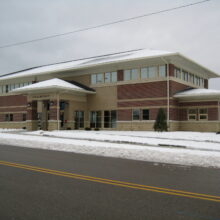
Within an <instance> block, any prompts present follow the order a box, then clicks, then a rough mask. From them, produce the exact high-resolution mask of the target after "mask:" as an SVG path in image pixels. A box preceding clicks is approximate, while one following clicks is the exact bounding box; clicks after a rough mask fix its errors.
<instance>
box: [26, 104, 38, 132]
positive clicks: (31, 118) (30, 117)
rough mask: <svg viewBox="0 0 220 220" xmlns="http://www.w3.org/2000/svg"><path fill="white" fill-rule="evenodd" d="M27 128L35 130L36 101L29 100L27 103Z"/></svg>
mask: <svg viewBox="0 0 220 220" xmlns="http://www.w3.org/2000/svg"><path fill="white" fill-rule="evenodd" d="M26 123H27V130H28V131H34V130H37V101H30V102H28V105H27V121H26Z"/></svg>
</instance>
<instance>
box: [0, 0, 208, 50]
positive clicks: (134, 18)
mask: <svg viewBox="0 0 220 220" xmlns="http://www.w3.org/2000/svg"><path fill="white" fill-rule="evenodd" d="M208 1H211V0H203V1H199V2H195V3H190V4H185V5H180V6H177V7H173V8H168V9H164V10H160V11H156V12H151V13H148V14H143V15H139V16H135V17H131V18H125V19H121V20H117V21H113V22H109V23H105V24H100V25H96V26H91V27H87V28H81V29H77V30H73V31H69V32H65V33H61V34H54V35H50V36H45V37H42V38H36V39H33V40H28V41H21V42H17V43H12V44H6V45H2V46H0V49H3V48H8V47H14V46H18V45H24V44H29V43H33V42H37V41H43V40H47V39H51V38H56V37H61V36H64V35H69V34H75V33H79V32H83V31H88V30H92V29H97V28H101V27H105V26H109V25H114V24H118V23H123V22H127V21H132V20H136V19H139V18H143V17H148V16H152V15H156V14H161V13H165V12H170V11H174V10H177V9H182V8H186V7H190V6H194V5H198V4H202V3H205V2H208Z"/></svg>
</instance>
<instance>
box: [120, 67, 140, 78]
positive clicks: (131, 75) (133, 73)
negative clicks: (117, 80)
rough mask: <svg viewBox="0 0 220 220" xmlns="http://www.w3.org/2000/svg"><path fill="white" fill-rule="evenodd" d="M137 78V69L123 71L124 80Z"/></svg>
mask: <svg viewBox="0 0 220 220" xmlns="http://www.w3.org/2000/svg"><path fill="white" fill-rule="evenodd" d="M138 78H139V73H138V69H131V70H125V71H124V80H125V81H127V80H136V79H138Z"/></svg>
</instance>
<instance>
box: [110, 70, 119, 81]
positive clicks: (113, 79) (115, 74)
mask: <svg viewBox="0 0 220 220" xmlns="http://www.w3.org/2000/svg"><path fill="white" fill-rule="evenodd" d="M111 75H112V82H117V81H118V75H117V72H112V74H111Z"/></svg>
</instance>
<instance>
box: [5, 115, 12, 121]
mask: <svg viewBox="0 0 220 220" xmlns="http://www.w3.org/2000/svg"><path fill="white" fill-rule="evenodd" d="M5 121H13V114H6V115H5Z"/></svg>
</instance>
